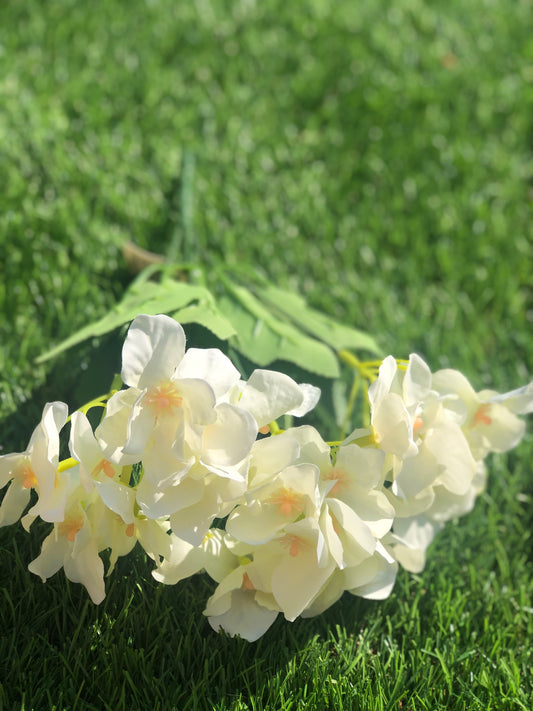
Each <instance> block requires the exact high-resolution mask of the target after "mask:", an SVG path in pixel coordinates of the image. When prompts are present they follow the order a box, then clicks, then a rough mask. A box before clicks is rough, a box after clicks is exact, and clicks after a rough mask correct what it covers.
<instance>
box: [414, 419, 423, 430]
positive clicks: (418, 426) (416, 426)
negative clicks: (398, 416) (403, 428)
mask: <svg viewBox="0 0 533 711" xmlns="http://www.w3.org/2000/svg"><path fill="white" fill-rule="evenodd" d="M423 424H424V420H423V419H422V418H421V417H415V421H414V422H413V430H414V432H418V431H419V430H420V429H422V426H423Z"/></svg>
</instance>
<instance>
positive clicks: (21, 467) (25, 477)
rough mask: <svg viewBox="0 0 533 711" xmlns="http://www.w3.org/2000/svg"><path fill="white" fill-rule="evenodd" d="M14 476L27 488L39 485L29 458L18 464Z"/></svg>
mask: <svg viewBox="0 0 533 711" xmlns="http://www.w3.org/2000/svg"><path fill="white" fill-rule="evenodd" d="M13 476H14V477H16V478H17V479H18V480H19V481H20V483H21V484H22V486H23V487H24V488H25V489H34V488H35V487H36V486H37V477H36V476H35V472H34V471H33V469H32V467H31V464H30V462H29V460H28V459H23V460H22V461H21V462H20V463H19V464H17V466H16V467H15V469H14V471H13Z"/></svg>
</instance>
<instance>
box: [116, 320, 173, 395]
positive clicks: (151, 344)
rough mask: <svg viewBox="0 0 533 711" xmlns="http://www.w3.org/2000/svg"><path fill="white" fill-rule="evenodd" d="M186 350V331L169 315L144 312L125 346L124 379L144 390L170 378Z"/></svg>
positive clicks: (125, 381) (133, 324) (129, 331)
mask: <svg viewBox="0 0 533 711" xmlns="http://www.w3.org/2000/svg"><path fill="white" fill-rule="evenodd" d="M184 353H185V332H184V331H183V328H182V327H181V326H180V324H179V323H177V322H176V321H174V319H172V318H170V317H169V316H164V315H162V314H159V315H158V316H147V315H146V314H141V315H140V316H137V318H136V319H135V320H134V321H133V322H132V324H131V326H130V328H129V330H128V335H127V336H126V340H125V342H124V347H123V349H122V380H123V382H124V383H125V384H126V385H130V386H133V387H138V388H140V389H141V390H142V389H144V388H146V387H149V386H150V385H154V384H156V383H157V382H159V381H160V380H169V379H170V378H171V376H172V375H173V373H174V371H175V370H176V368H177V366H178V365H179V363H180V361H181V359H182V358H183V355H184Z"/></svg>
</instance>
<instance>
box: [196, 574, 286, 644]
mask: <svg viewBox="0 0 533 711" xmlns="http://www.w3.org/2000/svg"><path fill="white" fill-rule="evenodd" d="M264 587H267V585H265V583H264V582H263V571H262V570H260V569H259V568H258V567H257V566H256V565H254V563H249V564H246V565H241V566H239V567H238V568H236V569H235V570H233V571H231V572H230V573H229V574H228V575H227V576H226V577H225V578H224V579H223V580H222V581H221V582H220V584H219V585H218V587H217V589H216V590H215V592H214V593H213V595H212V596H211V597H210V598H209V600H208V601H207V606H206V609H205V610H204V615H206V616H207V619H208V621H209V624H210V625H211V627H212V628H213V629H214V630H215V632H218V631H219V630H220V629H223V630H224V631H225V632H227V633H228V634H229V635H231V636H232V637H235V636H236V635H238V636H240V637H242V638H243V639H246V640H248V642H255V641H256V640H257V639H259V637H261V636H262V635H263V634H264V633H265V632H266V631H267V630H268V628H269V627H270V626H271V625H272V624H273V623H274V621H275V619H276V617H277V616H278V614H279V612H280V610H279V608H278V607H277V603H276V601H275V599H274V596H273V595H272V593H269V592H265V590H264Z"/></svg>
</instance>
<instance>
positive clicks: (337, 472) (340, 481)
mask: <svg viewBox="0 0 533 711" xmlns="http://www.w3.org/2000/svg"><path fill="white" fill-rule="evenodd" d="M348 479H349V477H348V473H347V472H345V471H344V469H337V468H335V467H333V469H330V470H329V472H325V473H323V474H322V480H323V481H335V484H334V485H333V486H332V487H331V489H330V490H329V491H328V496H338V495H339V494H340V493H341V492H342V490H343V489H345V488H346V487H347V485H348Z"/></svg>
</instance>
